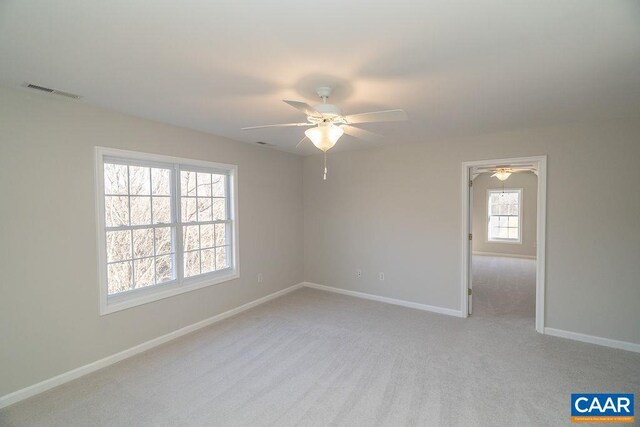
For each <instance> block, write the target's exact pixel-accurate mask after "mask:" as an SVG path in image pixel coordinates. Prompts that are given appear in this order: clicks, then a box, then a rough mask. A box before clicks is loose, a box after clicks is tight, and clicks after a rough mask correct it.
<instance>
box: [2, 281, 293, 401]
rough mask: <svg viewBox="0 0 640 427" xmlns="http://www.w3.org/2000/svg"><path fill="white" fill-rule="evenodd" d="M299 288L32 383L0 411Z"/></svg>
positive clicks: (5, 398)
mask: <svg viewBox="0 0 640 427" xmlns="http://www.w3.org/2000/svg"><path fill="white" fill-rule="evenodd" d="M302 286H304V283H298V284H297V285H293V286H290V287H288V288H285V289H282V290H280V291H278V292H274V293H272V294H269V295H267V296H264V297H262V298H258V299H257V300H254V301H251V302H248V303H246V304H243V305H241V306H239V307H236V308H233V309H231V310H229V311H225V312H224V313H220V314H217V315H215V316H213V317H209V318H208V319H205V320H202V321H200V322H197V323H194V324H192V325H189V326H185V327H184V328H181V329H178V330H176V331H173V332H170V333H168V334H166V335H162V336H160V337H157V338H154V339H152V340H149V341H146V342H144V343H142V344H139V345H137V346H135V347H131V348H129V349H127V350H123V351H121V352H119V353H116V354H112V355H111V356H107V357H105V358H104V359H100V360H96V361H95V362H92V363H89V364H88V365H84V366H81V367H79V368H76V369H73V370H71V371H68V372H64V373H62V374H60V375H56V376H55V377H53V378H49V379H46V380H44V381H41V382H39V383H37V384H33V385H31V386H29V387H25V388H23V389H21V390H18V391H14V392H13V393H9V394H6V395H4V396H0V408H4V407H7V406H9V405H12V404H14V403H17V402H19V401H21V400H24V399H27V398H29V397H31V396H35V395H36V394H39V393H42V392H44V391H47V390H49V389H52V388H54V387H57V386H59V385H62V384H64V383H67V382H69V381H72V380H75V379H76V378H80V377H82V376H84V375H87V374H90V373H91V372H95V371H97V370H99V369H102V368H105V367H107V366H109V365H113V364H114V363H117V362H119V361H121V360H124V359H127V358H129V357H131V356H135V355H136V354H139V353H142V352H143V351H147V350H150V349H152V348H154V347H157V346H159V345H160V344H164V343H166V342H168V341H171V340H173V339H176V338H178V337H181V336H183V335H187V334H189V333H191V332H194V331H197V330H198V329H201V328H204V327H206V326H209V325H211V324H213V323H216V322H219V321H221V320H223V319H226V318H228V317H231V316H233V315H235V314H238V313H241V312H243V311H245V310H248V309H250V308H253V307H255V306H257V305H260V304H263V303H265V302H267V301H271V300H272V299H275V298H278V297H279V296H282V295H284V294H287V293H289V292H291V291H294V290H296V289H299V288H301V287H302Z"/></svg>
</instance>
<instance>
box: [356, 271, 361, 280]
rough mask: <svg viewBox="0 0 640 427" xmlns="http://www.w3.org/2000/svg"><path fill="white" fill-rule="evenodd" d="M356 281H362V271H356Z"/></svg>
mask: <svg viewBox="0 0 640 427" xmlns="http://www.w3.org/2000/svg"><path fill="white" fill-rule="evenodd" d="M356 279H362V270H360V269H357V270H356Z"/></svg>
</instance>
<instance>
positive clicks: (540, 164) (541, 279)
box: [460, 155, 547, 334]
mask: <svg viewBox="0 0 640 427" xmlns="http://www.w3.org/2000/svg"><path fill="white" fill-rule="evenodd" d="M517 163H537V168H538V206H537V229H536V234H537V235H536V238H537V247H536V323H535V326H536V331H537V332H539V333H541V334H544V326H545V321H544V314H545V310H544V305H545V282H546V280H545V279H546V273H545V267H546V262H545V259H546V235H547V156H546V155H542V156H530V157H513V158H506V159H487V160H474V161H466V162H462V280H461V287H460V297H461V304H460V305H461V308H460V310H461V312H462V317H468V316H469V284H470V274H471V255H472V248H471V244H472V241H470V240H469V233H470V232H471V212H472V206H471V204H470V203H469V200H470V197H471V194H472V193H471V189H472V187H470V186H469V182H470V181H471V168H472V167H479V166H480V167H492V166H496V165H508V164H517Z"/></svg>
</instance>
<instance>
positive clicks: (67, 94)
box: [23, 83, 82, 99]
mask: <svg viewBox="0 0 640 427" xmlns="http://www.w3.org/2000/svg"><path fill="white" fill-rule="evenodd" d="M23 86H24V87H26V88H29V89H34V90H39V91H41V92H47V93H52V94H54V95H60V96H64V97H67V98H71V99H80V98H82V97H81V96H80V95H76V94H75V93H71V92H66V91H64V90H58V89H52V88H50V87H45V86H40V85H35V84H33V83H24V84H23Z"/></svg>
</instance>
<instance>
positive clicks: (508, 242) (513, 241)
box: [487, 239, 522, 245]
mask: <svg viewBox="0 0 640 427" xmlns="http://www.w3.org/2000/svg"><path fill="white" fill-rule="evenodd" d="M487 243H507V244H509V245H521V244H522V240H507V239H504V240H502V239H490V240H487Z"/></svg>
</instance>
